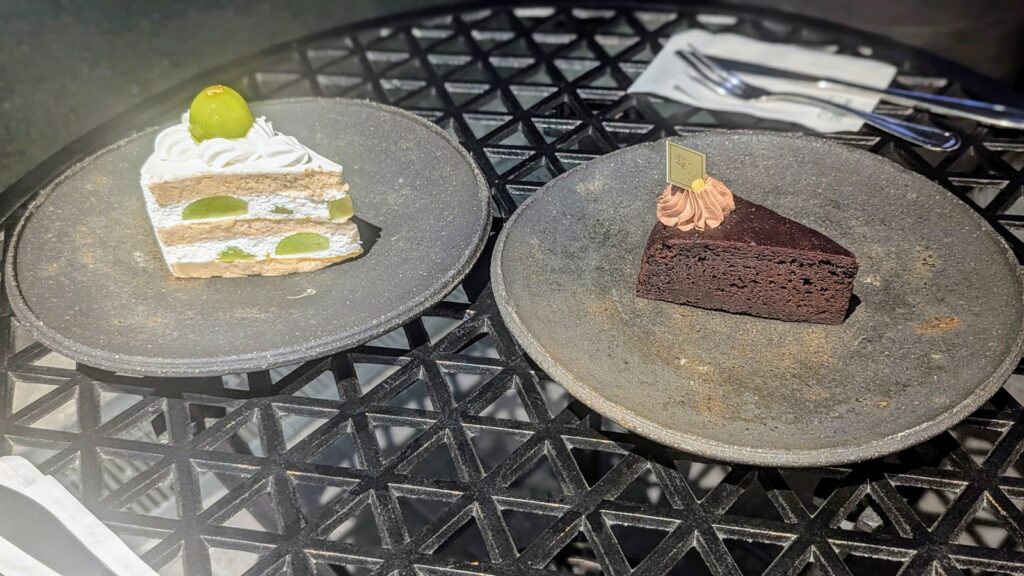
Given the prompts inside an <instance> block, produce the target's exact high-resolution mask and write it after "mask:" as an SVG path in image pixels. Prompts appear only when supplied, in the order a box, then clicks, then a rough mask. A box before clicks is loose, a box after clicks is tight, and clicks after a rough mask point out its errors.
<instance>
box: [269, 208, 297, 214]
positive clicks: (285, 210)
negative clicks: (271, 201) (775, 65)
mask: <svg viewBox="0 0 1024 576" xmlns="http://www.w3.org/2000/svg"><path fill="white" fill-rule="evenodd" d="M270 212H271V213H272V214H295V210H292V209H291V208H285V207H284V206H274V209H273V210H271V211H270Z"/></svg>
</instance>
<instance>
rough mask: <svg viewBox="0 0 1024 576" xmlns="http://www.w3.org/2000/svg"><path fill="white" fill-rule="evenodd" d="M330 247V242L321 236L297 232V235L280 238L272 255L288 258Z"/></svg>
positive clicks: (313, 233)
mask: <svg viewBox="0 0 1024 576" xmlns="http://www.w3.org/2000/svg"><path fill="white" fill-rule="evenodd" d="M330 245H331V241H330V240H328V238H327V236H324V235H323V234H317V233H315V232H299V233H298V234H292V235H291V236H285V237H284V238H282V239H281V241H280V242H278V243H277V248H275V249H274V253H275V254H277V255H278V256H288V255H291V254H304V253H306V252H319V251H321V250H327V248H328V247H330Z"/></svg>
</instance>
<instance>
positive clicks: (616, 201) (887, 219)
mask: <svg viewBox="0 0 1024 576" xmlns="http://www.w3.org/2000/svg"><path fill="white" fill-rule="evenodd" d="M678 141H679V142H680V143H683V144H685V145H687V146H690V147H693V148H696V149H698V150H702V151H704V152H705V153H707V155H708V165H709V167H708V169H709V171H710V172H711V173H713V174H714V175H715V176H717V177H719V178H721V179H722V180H723V181H725V182H726V183H727V184H728V185H729V186H730V187H731V188H732V190H733V191H734V192H736V193H737V194H739V195H741V196H743V197H745V198H747V199H749V200H752V201H754V202H758V203H761V204H764V205H765V206H768V207H769V208H772V209H774V210H776V211H778V212H780V213H781V214H783V215H785V216H788V217H790V218H793V219H796V220H798V221H800V222H803V223H805V224H808V225H810V226H812V227H814V228H817V229H818V230H821V231H823V232H825V233H827V234H828V235H829V236H831V237H832V238H834V239H835V240H837V241H838V242H839V243H841V244H842V245H843V246H845V247H847V248H849V249H850V250H852V251H853V252H854V253H855V254H856V255H857V258H858V260H859V262H860V273H859V274H858V275H857V280H856V284H855V287H854V293H855V295H856V297H857V298H858V299H859V300H860V303H859V305H858V306H857V307H856V309H855V310H854V311H853V313H852V315H851V316H850V317H849V318H848V319H847V320H846V322H845V323H844V324H843V325H841V326H823V325H814V324H799V323H787V322H779V321H775V320H764V319H759V318H752V317H748V316H740V315H733V314H727V313H722V312H712V311H707V310H701V309H698V308H691V307H688V306H676V305H672V304H667V303H663V302H655V301H651V300H644V299H640V298H637V297H636V296H635V295H634V288H635V283H636V277H637V271H638V269H639V265H640V259H641V255H642V251H643V248H644V244H645V243H646V240H647V235H648V233H649V232H650V229H651V226H652V225H653V224H654V221H655V219H654V205H655V198H656V197H657V195H658V193H659V192H660V191H661V189H662V187H663V186H664V174H665V169H664V149H665V144H664V142H658V143H652V144H644V145H641V146H637V147H633V148H629V149H627V150H623V151H621V152H617V153H613V154H609V155H608V156H605V157H602V158H600V159H597V160H593V161H591V162H589V163H588V164H586V165H584V166H582V167H580V168H579V169H576V170H573V171H571V172H569V173H567V174H565V175H563V176H561V177H559V178H557V179H555V180H553V181H552V182H550V183H549V184H548V185H547V186H545V187H544V188H543V189H542V190H541V191H539V192H538V193H537V194H536V195H534V196H533V197H532V198H530V199H529V200H528V201H527V202H526V203H525V204H524V205H523V206H522V207H521V208H520V209H519V211H518V212H516V214H515V215H514V216H513V218H512V219H511V221H510V222H509V223H508V224H507V225H506V227H505V229H504V231H503V232H502V234H501V237H500V238H499V240H498V244H497V247H496V248H495V252H494V257H493V260H492V268H491V275H492V280H493V284H494V292H495V296H496V298H497V302H498V305H499V309H500V310H501V313H502V317H503V318H504V319H505V321H506V323H507V324H508V326H509V329H510V330H511V331H512V333H513V334H514V335H515V336H516V337H517V338H518V339H519V341H520V342H521V343H522V344H523V346H524V347H525V348H526V350H527V352H529V353H530V355H531V356H532V357H533V358H534V359H535V360H536V361H537V362H538V364H540V366H541V367H542V368H544V370H546V371H547V372H548V373H549V374H550V375H551V376H552V377H553V378H555V379H556V380H558V381H559V382H561V383H562V384H564V385H565V387H566V388H567V389H568V390H569V391H570V392H571V393H572V394H573V395H575V396H576V397H577V398H579V399H580V400H582V401H583V402H585V403H587V404H588V405H590V406H591V407H592V408H594V409H595V410H598V411H600V412H601V413H602V414H605V415H606V416H608V417H610V418H612V419H613V420H615V421H617V422H618V423H619V424H621V425H623V426H625V427H626V428H629V429H631V430H633V431H635V432H637V433H640V434H643V435H644V436H647V437H649V438H652V439H654V440H657V441H659V442H662V443H664V444H668V445H670V446H674V447H676V448H679V449H682V450H686V451H689V452H694V453H697V454H702V455H705V456H709V457H712V458H718V459H723V460H729V461H735V462H744V463H752V464H764V465H779V466H810V465H824V464H832V463H840V462H850V461H855V460H861V459H867V458H871V457H874V456H878V455H882V454H887V453H889V452H894V451H896V450H899V449H901V448H904V447H907V446H910V445H913V444H916V443H918V442H921V441H922V440H925V439H926V438H929V437H931V436H933V435H935V434H937V433H938V432H940V431H942V430H945V429H946V428H948V427H949V426H951V425H953V424H955V423H956V422H958V421H960V420H961V419H963V418H964V417H966V416H967V415H969V414H970V413H971V412H972V411H973V410H975V409H976V408H978V407H979V406H980V405H981V404H982V403H984V402H985V400H987V399H988V398H989V397H990V396H991V395H992V394H993V393H995V391H996V390H997V389H998V388H999V387H1000V385H1001V384H1002V383H1003V382H1004V381H1005V379H1006V378H1007V377H1008V376H1009V374H1010V372H1011V370H1012V369H1013V367H1014V366H1015V365H1016V364H1017V361H1018V360H1019V359H1020V357H1021V345H1022V317H1024V313H1022V289H1021V279H1020V276H1019V273H1018V265H1017V260H1016V258H1015V257H1014V255H1013V253H1012V252H1011V251H1010V249H1009V247H1008V246H1007V245H1006V243H1005V242H1004V241H1003V240H1002V239H1001V238H1000V237H999V236H998V235H997V234H996V233H995V232H994V231H993V230H992V229H991V228H990V227H989V226H988V225H987V224H986V223H985V221H984V220H983V219H982V218H981V217H980V216H978V215H977V214H975V213H974V212H973V211H971V210H970V209H969V208H968V207H967V206H965V205H964V204H962V203H961V202H960V201H959V200H957V199H956V198H955V197H953V195H951V194H949V193H948V192H946V191H945V190H943V189H941V188H939V187H938V186H936V185H935V184H933V183H931V182H930V181H928V180H927V179H925V178H923V177H921V176H919V175H916V174H914V173H912V172H910V171H908V170H906V169H904V168H901V167H899V166H897V165H896V164H893V163H891V162H889V161H887V160H884V159H882V158H880V157H878V156H874V155H872V154H869V153H867V152H864V151H861V150H857V149H854V148H849V147H845V146H841V145H838V144H834V143H831V142H828V141H825V140H822V139H818V138H812V137H796V136H786V135H779V134H770V133H752V132H737V133H706V134H700V135H693V136H688V137H686V138H679V139H678Z"/></svg>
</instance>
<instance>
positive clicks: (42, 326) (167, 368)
mask: <svg viewBox="0 0 1024 576" xmlns="http://www.w3.org/2000/svg"><path fill="white" fill-rule="evenodd" d="M307 102H308V103H329V104H334V105H341V106H355V107H367V108H371V109H377V110H381V111H383V112H385V113H387V114H391V115H396V116H399V117H402V118H404V119H406V120H410V121H412V122H413V123H414V124H417V125H419V126H420V127H422V128H426V129H427V130H428V131H430V132H431V133H433V134H434V135H436V136H440V137H441V138H442V140H443V142H445V143H447V144H448V145H449V146H451V147H452V149H454V150H455V152H456V153H457V154H458V155H460V156H461V157H462V159H463V160H464V161H465V162H466V164H467V165H468V166H469V169H470V172H471V173H472V174H473V178H474V180H475V181H476V184H477V186H476V191H477V197H478V200H479V201H480V205H479V206H478V207H479V208H482V210H483V213H482V216H483V218H482V219H483V226H482V227H481V228H480V230H479V231H478V233H477V236H476V238H475V239H474V242H473V246H472V248H470V249H467V250H465V251H464V252H463V253H462V254H461V256H460V261H459V262H458V263H457V265H455V266H453V267H452V268H451V269H450V270H449V271H448V273H446V274H445V275H444V276H442V277H441V278H440V279H439V280H438V282H437V283H435V285H434V286H433V287H432V288H431V289H430V290H428V291H426V292H424V293H423V295H422V296H421V297H420V298H419V299H418V301H415V302H413V303H411V304H410V305H409V306H407V307H406V308H405V310H404V311H403V312H402V313H400V314H398V315H396V316H394V317H392V318H390V319H389V320H388V321H387V322H380V323H374V324H371V325H369V326H367V327H366V328H364V329H362V330H359V331H356V332H350V333H346V334H342V335H341V336H329V337H326V338H321V339H319V340H303V341H301V343H299V344H296V345H290V346H287V347H283V348H278V349H275V350H270V351H267V352H257V353H246V354H236V355H227V356H216V355H210V356H201V357H200V356H197V357H195V358H190V359H176V358H160V357H150V356H140V355H127V354H117V353H112V352H104V351H102V350H100V349H97V348H94V347H92V346H90V345H88V344H85V343H83V342H79V341H77V340H74V339H71V338H68V337H65V336H63V335H62V334H60V333H59V332H58V331H56V330H54V329H52V328H50V327H49V326H47V325H46V323H45V322H43V320H42V319H40V318H39V316H37V315H36V314H35V312H33V311H32V308H31V306H30V305H29V303H28V301H27V300H26V299H25V297H24V296H23V294H22V292H21V287H20V284H19V282H18V276H17V251H18V246H19V244H20V241H21V237H22V232H23V231H24V229H25V227H26V226H27V225H28V222H29V220H30V219H31V218H32V216H33V214H35V212H36V211H37V210H38V209H39V207H40V206H42V205H43V204H44V203H45V202H46V200H47V198H49V196H50V195H51V194H52V193H53V191H54V190H55V189H56V188H57V187H58V186H59V185H60V184H61V183H63V182H64V181H65V180H67V179H68V178H70V177H72V176H73V175H74V174H76V173H78V172H79V171H80V170H82V169H83V168H84V167H85V166H87V165H88V164H89V163H90V162H93V161H94V160H95V159H96V158H98V157H100V156H103V155H104V154H108V153H110V152H112V151H113V150H116V149H117V148H120V147H122V146H125V145H127V144H128V143H130V142H132V141H134V140H136V139H138V138H141V137H143V136H145V135H146V134H149V133H151V132H154V131H156V130H159V129H162V128H164V127H165V126H167V125H169V123H168V124H161V125H159V126H151V127H148V128H145V129H142V130H138V131H135V132H133V133H132V134H130V135H128V136H126V137H124V138H122V139H120V140H118V141H117V142H114V143H112V144H110V145H108V146H105V147H103V148H102V149H100V150H98V151H97V152H95V153H94V154H90V155H89V156H87V157H85V158H83V159H82V160H80V161H79V162H76V163H75V164H74V165H72V166H70V167H69V168H67V169H66V170H64V171H63V172H62V173H61V174H60V175H59V176H57V177H56V178H54V179H53V180H52V181H51V182H50V183H49V184H47V185H46V186H45V187H44V188H42V189H41V190H39V192H37V194H36V197H35V198H34V199H33V200H32V201H31V202H30V203H29V204H28V206H27V207H26V208H25V214H23V215H22V217H21V218H20V219H19V220H18V223H17V225H16V226H15V228H14V231H13V233H12V234H11V237H10V240H9V242H8V243H7V246H6V248H5V253H4V270H3V273H4V280H5V281H6V282H5V284H6V292H7V299H8V301H9V302H10V304H11V311H12V312H13V313H14V315H15V317H16V318H17V319H18V320H19V321H20V322H21V324H22V325H23V326H25V327H26V328H28V329H29V331H30V332H32V335H33V336H34V337H35V338H36V340H37V341H39V342H40V343H42V344H43V345H45V346H46V347H48V348H50V349H51V350H53V351H55V352H58V353H60V354H63V355H65V356H67V357H68V358H70V359H72V360H74V361H75V362H80V363H82V364H85V365H87V366H91V367H95V368H99V369H102V370H107V371H111V372H118V373H123V374H129V375H136V376H157V377H204V376H223V375H225V374H235V373H245V372H254V371H259V370H267V369H270V368H275V367H279V366H287V365H291V364H297V363H300V362H306V361H309V360H314V359H317V358H322V357H324V356H328V355H330V354H335V353H338V352H341V351H343V350H346V349H349V348H353V347H355V346H358V345H360V344H364V343H366V342H369V341H370V340H373V339H375V338H378V337H380V336H382V335H384V334H386V333H388V332H390V331H392V330H394V329H395V328H397V327H400V326H402V325H404V324H405V323H407V322H409V321H410V320H412V319H413V318H416V317H418V316H419V315H420V314H422V313H423V312H424V311H425V310H426V309H428V308H429V307H430V306H433V305H434V304H436V303H437V302H439V301H440V300H441V299H443V298H444V297H445V295H447V294H448V293H449V292H451V291H452V290H453V289H455V287H456V286H457V285H458V284H459V283H460V282H461V281H462V280H463V279H464V278H465V276H466V275H467V274H468V273H469V271H470V270H471V269H472V267H473V265H474V264H475V263H476V262H477V260H478V259H479V258H480V254H481V253H482V252H483V250H484V247H485V245H486V243H487V238H488V236H489V235H490V231H491V227H492V220H493V214H492V211H491V193H490V186H489V185H488V184H487V180H486V178H484V175H483V173H482V172H481V170H480V167H479V166H478V165H477V163H476V161H475V160H474V159H473V156H472V155H471V154H470V153H469V151H468V150H466V149H465V148H464V147H463V146H462V145H461V144H459V142H457V141H456V140H454V139H453V138H452V137H451V136H449V135H448V134H447V133H446V132H445V131H444V130H442V129H441V128H440V127H439V126H437V125H436V124H434V123H433V122H430V121H429V120H426V119H425V118H422V117H420V116H417V115H416V114H413V113H412V112H408V111H406V110H403V109H401V108H397V107H394V106H389V105H386V104H381V103H379V102H373V101H370V100H359V99H352V98H320V97H303V98H280V99H270V100H259V101H255V102H253V103H252V105H253V107H254V108H257V109H258V108H262V107H264V106H281V105H284V106H287V105H290V104H301V103H307ZM140 193H141V191H140ZM467 248H468V247H467Z"/></svg>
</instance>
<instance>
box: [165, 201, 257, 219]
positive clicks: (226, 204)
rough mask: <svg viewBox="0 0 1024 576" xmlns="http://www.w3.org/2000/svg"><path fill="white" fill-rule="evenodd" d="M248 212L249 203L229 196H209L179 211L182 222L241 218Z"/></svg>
mask: <svg viewBox="0 0 1024 576" xmlns="http://www.w3.org/2000/svg"><path fill="white" fill-rule="evenodd" d="M248 211H249V203H248V202H246V201H245V200H240V199H238V198H233V197H231V196H210V197H209V198H203V199H202V200H196V201H195V202H193V203H191V204H189V205H188V206H185V209H184V210H182V211H181V219H182V220H202V219H206V218H227V217H229V216H241V215H243V214H245V213H246V212H248Z"/></svg>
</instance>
